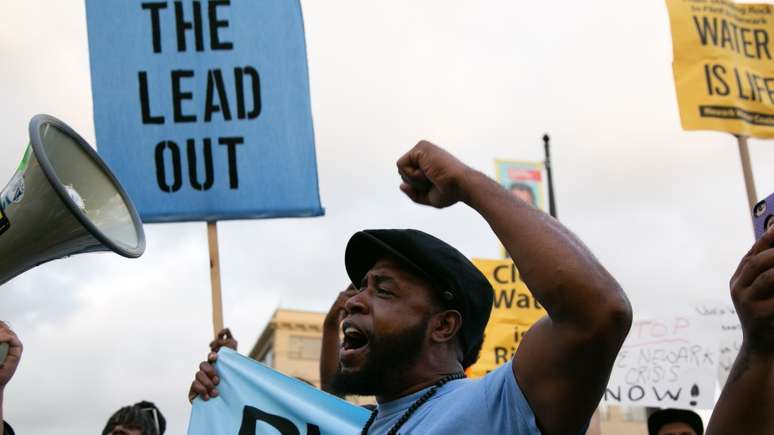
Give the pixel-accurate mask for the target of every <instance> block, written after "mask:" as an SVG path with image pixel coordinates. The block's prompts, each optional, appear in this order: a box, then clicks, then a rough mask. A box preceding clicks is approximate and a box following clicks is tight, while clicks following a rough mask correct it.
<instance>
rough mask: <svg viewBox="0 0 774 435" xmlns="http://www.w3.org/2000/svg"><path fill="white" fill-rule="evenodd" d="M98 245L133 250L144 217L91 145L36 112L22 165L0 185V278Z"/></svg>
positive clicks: (140, 246)
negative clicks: (141, 217) (4, 184)
mask: <svg viewBox="0 0 774 435" xmlns="http://www.w3.org/2000/svg"><path fill="white" fill-rule="evenodd" d="M97 251H113V252H115V253H117V254H120V255H123V256H124V257H129V258H136V257H139V256H140V255H142V253H143V252H144V251H145V233H144V232H143V229H142V221H140V217H139V215H138V214H137V210H136V209H135V208H134V205H133V204H132V201H131V200H130V199H129V196H128V195H127V194H126V191H124V189H123V188H122V187H121V185H120V184H119V183H118V180H116V178H115V177H114V176H113V174H112V173H111V172H110V169H109V168H108V167H107V165H106V164H105V163H104V162H103V161H102V159H101V158H100V157H99V156H98V155H97V153H96V152H95V151H94V149H92V148H91V146H89V144H88V143H86V141H85V140H83V138H82V137H81V136H79V135H78V133H76V132H75V131H73V129H71V128H70V127H68V126H67V125H66V124H65V123H63V122H62V121H60V120H58V119H56V118H54V117H52V116H48V115H36V116H34V117H33V118H32V120H31V121H30V144H29V146H28V147H27V150H26V152H25V153H24V157H23V158H22V161H21V164H20V165H19V168H18V169H17V171H16V173H15V174H14V175H13V177H11V181H10V182H9V183H8V185H7V186H5V188H4V189H3V190H2V191H0V253H2V256H1V257H0V285H2V284H3V283H5V282H7V281H8V280H10V279H11V278H13V277H15V276H17V275H19V274H20V273H22V272H25V271H27V270H29V269H31V268H33V267H35V266H37V265H39V264H42V263H45V262H47V261H51V260H55V259H57V258H62V257H65V256H69V255H75V254H81V253H85V252H97Z"/></svg>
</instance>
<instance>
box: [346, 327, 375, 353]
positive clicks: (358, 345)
mask: <svg viewBox="0 0 774 435" xmlns="http://www.w3.org/2000/svg"><path fill="white" fill-rule="evenodd" d="M341 329H342V330H343V332H344V339H343V340H342V341H341V349H342V350H345V351H347V350H359V349H362V348H364V347H366V346H367V345H368V336H367V335H366V334H365V333H363V331H361V330H359V329H358V328H357V327H355V326H354V325H353V324H351V323H346V322H345V323H344V324H343V325H342V328H341Z"/></svg>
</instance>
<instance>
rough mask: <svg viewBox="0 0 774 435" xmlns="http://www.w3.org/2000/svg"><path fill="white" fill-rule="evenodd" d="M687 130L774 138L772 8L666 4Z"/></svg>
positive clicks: (694, 1) (721, 2)
mask: <svg viewBox="0 0 774 435" xmlns="http://www.w3.org/2000/svg"><path fill="white" fill-rule="evenodd" d="M667 8H668V9H669V19H670V22H671V28H672V44H673V49H674V61H673V64H672V66H673V70H674V76H675V87H676V89H677V100H678V103H679V106H680V120H681V123H682V126H683V129H685V130H716V131H724V132H728V133H733V134H737V135H744V136H753V137H759V138H771V137H774V58H773V57H772V56H774V40H772V38H773V37H774V5H771V4H765V3H757V4H751V3H748V4H746V3H735V2H733V1H729V0H667Z"/></svg>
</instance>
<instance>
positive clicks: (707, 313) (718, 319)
mask: <svg viewBox="0 0 774 435" xmlns="http://www.w3.org/2000/svg"><path fill="white" fill-rule="evenodd" d="M694 310H695V312H696V314H698V315H699V316H701V317H703V318H706V319H707V320H709V321H711V322H712V324H713V326H714V332H715V336H716V337H717V341H718V342H719V343H720V354H719V356H718V372H717V376H718V382H720V385H725V384H726V380H727V379H728V375H729V373H730V372H731V366H732V365H733V364H734V360H735V359H736V356H737V355H738V354H739V349H740V348H741V346H742V324H741V323H739V317H737V315H736V309H735V308H734V305H733V304H732V303H731V302H718V301H714V302H703V303H700V304H697V305H695V306H694Z"/></svg>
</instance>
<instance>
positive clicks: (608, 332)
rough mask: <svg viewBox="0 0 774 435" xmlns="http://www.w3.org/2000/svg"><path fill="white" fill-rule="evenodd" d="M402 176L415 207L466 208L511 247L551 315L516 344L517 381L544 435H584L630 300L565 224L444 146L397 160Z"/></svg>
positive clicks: (425, 145)
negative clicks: (518, 344) (476, 213)
mask: <svg viewBox="0 0 774 435" xmlns="http://www.w3.org/2000/svg"><path fill="white" fill-rule="evenodd" d="M398 172H399V173H400V175H401V178H402V179H403V184H402V185H401V190H402V191H403V192H404V193H405V194H406V195H408V196H409V197H410V198H411V199H412V200H413V201H415V202H417V203H419V204H424V205H430V206H433V207H437V208H444V207H448V206H450V205H453V204H455V203H457V202H464V203H466V204H467V205H469V206H470V207H471V208H473V209H474V210H476V211H477V212H478V213H479V214H480V215H481V216H482V217H483V218H484V219H485V220H486V221H487V223H488V224H489V225H490V227H491V228H492V229H493V230H494V232H495V234H496V235H497V237H498V238H499V239H500V241H501V242H502V243H503V245H504V246H505V248H506V249H507V250H508V252H509V253H510V255H511V258H513V259H514V262H515V263H516V264H517V265H518V266H519V272H520V273H521V275H522V277H523V278H524V281H525V282H526V283H527V286H528V287H529V288H530V290H531V291H532V293H533V294H534V296H535V298H536V299H537V300H538V301H540V303H541V304H542V305H543V306H544V307H545V308H546V310H547V311H548V316H547V317H545V318H543V319H541V320H540V321H538V322H537V323H536V324H535V325H534V326H533V327H532V328H531V329H530V331H529V333H528V334H527V335H526V336H525V337H524V339H523V341H522V343H521V345H520V346H519V349H518V350H517V353H516V359H515V361H514V364H513V370H514V376H515V377H516V380H517V382H518V384H519V386H520V387H521V389H522V391H523V392H524V395H525V396H526V398H527V400H528V401H529V403H530V406H531V407H532V409H533V411H534V413H535V416H536V417H537V421H538V426H539V427H540V429H541V431H542V432H543V433H544V434H547V435H551V434H562V435H564V434H571V433H580V432H581V430H582V429H583V427H584V425H585V424H586V423H587V422H588V420H589V418H591V415H592V414H593V413H594V410H595V409H596V407H597V404H598V403H599V400H600V399H601V397H602V394H603V392H604V388H605V386H606V384H607V381H608V378H609V376H610V371H611V370H612V366H613V363H614V361H615V357H616V354H617V353H618V350H619V349H620V347H621V345H622V344H623V341H624V338H625V337H626V334H627V333H628V331H629V327H630V326H631V317H632V314H631V307H630V305H629V301H628V299H627V298H626V295H625V294H624V293H623V291H622V290H621V288H620V287H619V285H618V284H617V283H616V281H615V280H614V279H613V278H612V277H611V276H610V274H609V273H608V272H607V271H606V270H605V269H604V268H603V267H602V265H600V264H599V262H598V261H597V260H596V258H594V256H593V255H592V254H591V252H590V251H589V250H588V249H587V248H586V247H585V246H584V245H583V243H582V242H581V241H580V240H579V239H578V238H577V237H576V236H575V235H573V234H572V233H571V232H570V231H569V230H568V229H567V228H565V227H564V226H563V225H562V224H560V223H559V222H558V221H556V220H555V219H553V218H552V217H550V216H548V215H546V214H545V213H543V212H542V211H540V210H538V209H536V208H534V207H532V206H531V205H529V204H527V203H525V202H523V201H521V200H519V199H517V198H515V197H514V196H513V195H512V194H511V193H510V192H508V191H506V190H505V189H503V188H502V187H501V186H500V185H499V184H497V183H496V182H495V181H493V180H491V179H490V178H488V177H487V176H485V175H484V174H482V173H480V172H478V171H475V170H473V169H472V168H470V167H468V166H466V165H465V164H463V163H462V162H460V161H459V160H457V159H456V158H455V157H454V156H452V155H451V154H449V153H448V152H446V151H445V150H443V149H441V148H439V147H437V146H435V145H433V144H431V143H429V142H425V141H422V142H420V143H419V144H418V145H416V146H415V147H414V148H413V149H412V150H411V151H409V152H408V153H407V154H405V155H404V156H403V157H401V158H400V159H399V160H398Z"/></svg>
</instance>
